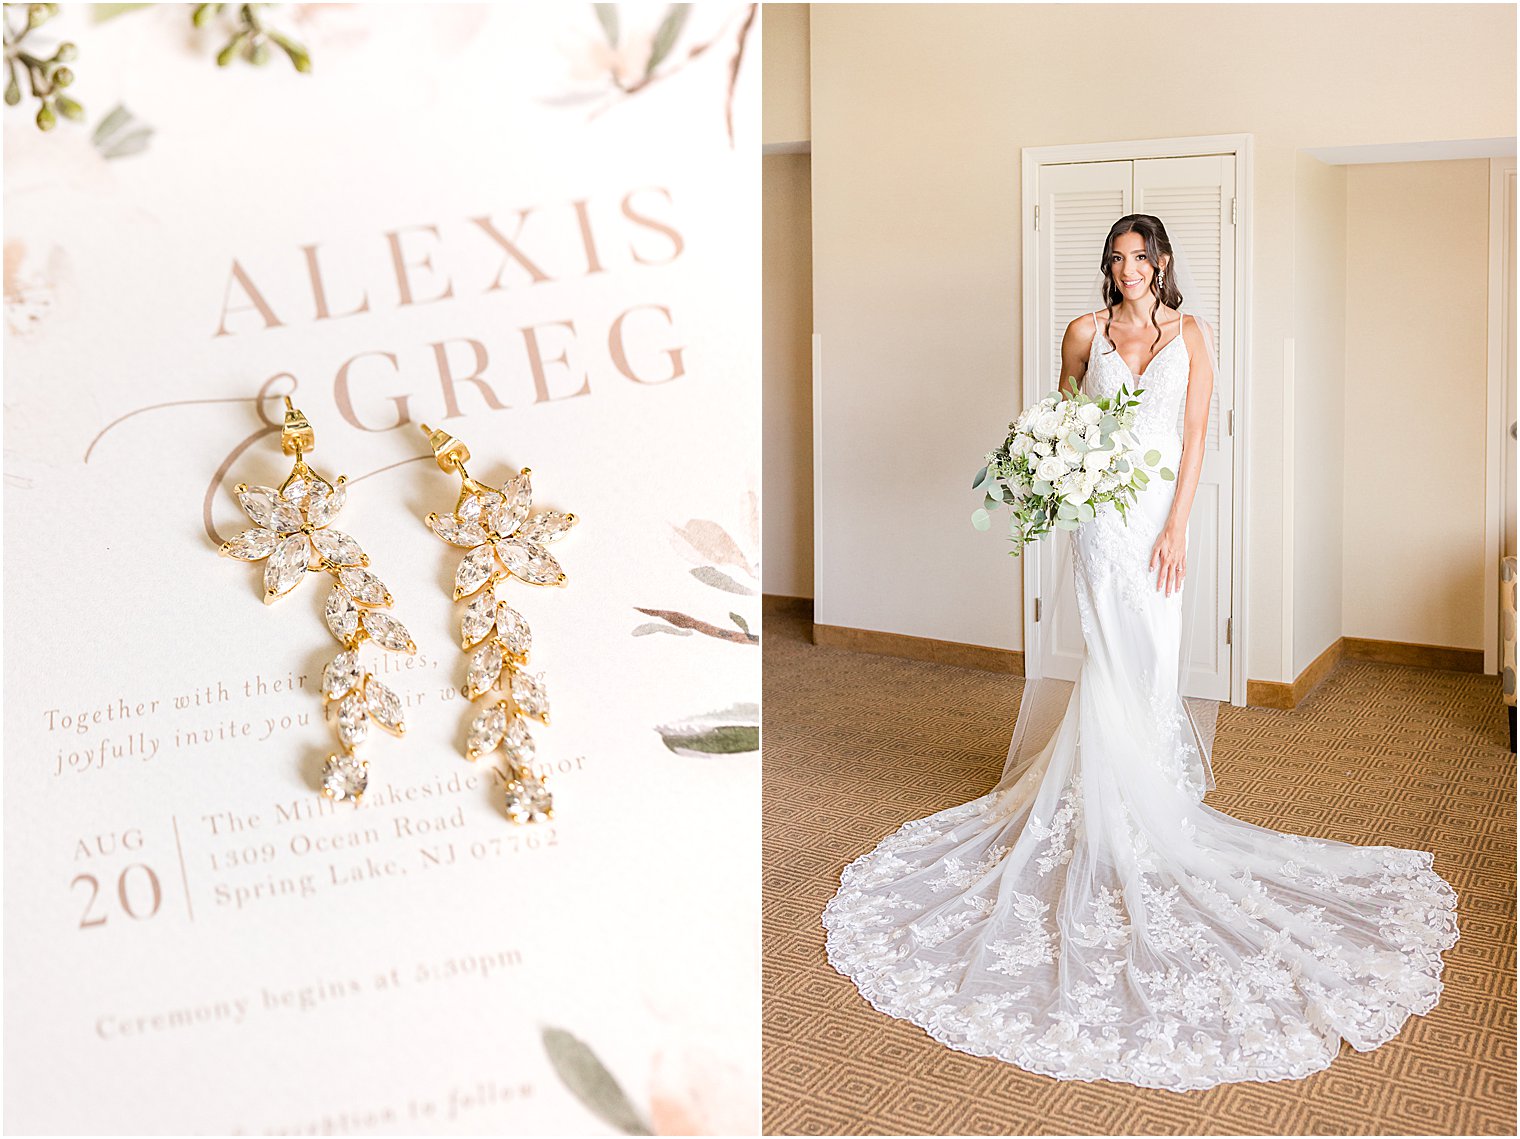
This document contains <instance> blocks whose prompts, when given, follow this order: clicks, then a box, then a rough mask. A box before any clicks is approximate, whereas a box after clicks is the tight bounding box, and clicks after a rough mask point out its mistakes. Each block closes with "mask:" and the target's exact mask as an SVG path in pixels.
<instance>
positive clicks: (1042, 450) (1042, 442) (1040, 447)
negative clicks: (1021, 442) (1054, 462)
mask: <svg viewBox="0 0 1520 1139" xmlns="http://www.w3.org/2000/svg"><path fill="white" fill-rule="evenodd" d="M1031 450H1033V451H1034V453H1035V454H1036V455H1039V456H1040V457H1041V458H1044V457H1045V456H1046V455H1048V454H1050V452H1051V450H1052V448H1051V445H1050V440H1048V439H1036V440H1035V444H1034V446H1033V447H1032V448H1031Z"/></svg>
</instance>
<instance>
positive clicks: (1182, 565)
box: [1150, 526, 1187, 597]
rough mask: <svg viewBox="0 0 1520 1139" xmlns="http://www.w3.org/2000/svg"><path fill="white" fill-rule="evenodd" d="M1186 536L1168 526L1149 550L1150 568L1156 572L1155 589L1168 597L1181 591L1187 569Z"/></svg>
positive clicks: (1182, 532)
mask: <svg viewBox="0 0 1520 1139" xmlns="http://www.w3.org/2000/svg"><path fill="white" fill-rule="evenodd" d="M1186 539H1187V535H1186V533H1185V532H1184V531H1180V530H1173V529H1172V528H1171V527H1170V526H1168V527H1166V528H1165V529H1164V530H1162V531H1161V536H1160V537H1159V538H1157V539H1156V545H1155V547H1154V548H1153V549H1152V550H1151V565H1150V568H1151V569H1153V570H1155V571H1156V589H1157V590H1158V591H1159V590H1163V589H1164V590H1166V595H1167V596H1168V597H1170V596H1171V595H1172V594H1173V593H1178V592H1180V591H1181V589H1182V575H1183V571H1184V570H1186V569H1187V542H1186Z"/></svg>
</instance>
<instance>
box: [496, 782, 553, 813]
mask: <svg viewBox="0 0 1520 1139" xmlns="http://www.w3.org/2000/svg"><path fill="white" fill-rule="evenodd" d="M506 810H507V818H509V819H511V820H512V821H513V822H514V823H541V822H546V821H548V820H549V819H550V818H552V817H553V813H554V796H553V795H551V794H550V793H549V788H547V787H546V786H544V784H543V781H542V780H540V779H539V777H538V776H536V775H534V774H533V773H532V772H531V771H524V772H522V773H521V774H520V775H519V776H518V777H517V778H515V779H510V780H508V781H507V786H506Z"/></svg>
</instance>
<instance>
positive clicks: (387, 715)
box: [220, 396, 417, 804]
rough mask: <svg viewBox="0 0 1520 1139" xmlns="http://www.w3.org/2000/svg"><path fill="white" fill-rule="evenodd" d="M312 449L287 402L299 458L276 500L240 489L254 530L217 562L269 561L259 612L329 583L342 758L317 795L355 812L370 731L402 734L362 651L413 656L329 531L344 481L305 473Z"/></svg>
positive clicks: (378, 593) (332, 678)
mask: <svg viewBox="0 0 1520 1139" xmlns="http://www.w3.org/2000/svg"><path fill="white" fill-rule="evenodd" d="M315 447H316V435H315V433H314V432H313V431H312V429H311V424H310V423H308V422H307V421H306V416H305V415H303V414H302V413H301V412H300V411H299V410H297V409H296V408H295V407H293V406H292V405H291V402H290V397H289V396H287V397H286V398H285V423H284V427H283V429H282V430H281V432H280V449H281V450H282V451H284V452H285V454H287V455H294V456H295V460H296V461H295V466H294V467H293V468H291V472H290V475H289V477H288V478H286V480H285V481H284V482H282V483H281V484H280V486H279V489H278V490H276V489H274V488H273V487H267V486H248V485H247V484H246V483H239V484H238V485H237V487H236V488H235V490H236V493H237V499H238V504H239V505H240V506H242V508H243V510H244V512H246V513H247V515H248V517H249V518H250V519H252V520H253V523H254V526H253V529H251V530H244V531H243V532H242V533H241V534H239V535H238V536H237V537H236V538H233V539H232V540H231V541H230V542H223V543H222V546H221V550H220V552H221V553H223V554H225V555H227V556H228V557H232V558H237V559H239V560H240V561H245V562H257V561H265V559H266V558H267V559H268V560H267V561H265V565H264V602H265V604H268V603H270V602H272V601H274V600H275V598H277V597H283V596H285V594H287V593H289V592H290V591H291V590H292V589H294V588H295V587H296V586H297V585H298V584H299V583H300V582H301V581H302V580H304V579H305V577H306V574H307V572H308V571H312V572H322V573H327V574H331V575H332V578H333V587H332V592H331V593H329V594H328V595H327V605H326V610H325V613H326V617H327V627H328V628H329V629H330V630H332V635H333V636H334V637H336V638H337V639H338V643H339V644H341V645H342V646H343V648H342V651H341V652H339V653H338V655H337V656H336V657H334V658H333V660H332V663H331V664H329V665H328V666H327V667H326V669H324V670H323V672H322V703H323V707H324V710H325V711H326V714H327V716H328V718H329V719H333V718H336V720H337V725H336V729H337V734H338V743H339V746H340V747H341V748H342V750H341V751H337V752H333V753H332V754H330V755H329V756H328V757H327V761H326V763H324V764H323V766H322V794H324V795H326V796H327V797H328V798H329V799H338V800H342V799H351V800H353V802H354V803H356V804H357V803H358V802H359V800H360V799H361V798H362V797H363V795H364V791H365V788H366V787H367V786H368V785H369V764H368V762H367V761H365V760H361V759H360V758H359V757H358V756H357V755H356V754H355V753H354V749H355V748H356V747H358V745H359V744H361V743H363V742H364V740H365V738H366V737H367V736H368V735H369V726H370V724H371V723H373V724H375V725H376V726H378V727H380V728H381V729H383V730H384V731H387V732H389V733H390V734H392V735H395V736H399V735H401V734H402V733H404V732H405V731H406V723H405V720H404V718H403V716H402V712H401V698H400V697H399V696H397V695H396V694H395V693H394V692H392V691H391V690H390V689H389V688H387V687H386V686H385V685H383V684H381V683H380V682H379V681H378V680H376V679H375V678H374V676H372V675H371V674H370V673H367V672H365V671H364V670H363V669H362V668H361V667H360V665H359V647H360V645H362V644H363V643H364V642H365V641H373V642H374V643H375V644H377V645H379V646H380V647H381V648H386V649H390V650H391V651H392V652H401V653H415V652H416V651H417V646H416V645H415V644H413V643H412V638H411V636H410V634H408V633H407V631H406V627H405V626H403V625H402V624H401V622H400V621H397V620H396V619H395V618H394V617H392V616H391V615H390V614H389V613H384V612H381V610H383V609H386V608H388V607H389V606H390V604H391V595H390V591H389V590H387V589H386V588H385V583H384V582H382V581H381V580H380V579H379V578H378V577H376V576H375V575H374V574H372V573H371V572H370V571H369V569H368V566H369V558H368V557H366V556H365V554H364V551H363V550H361V549H360V548H359V543H357V542H355V541H354V540H353V539H352V538H350V537H349V536H348V535H347V534H344V533H342V532H341V531H339V530H332V529H329V528H328V527H329V524H330V523H331V522H332V520H333V519H334V518H336V517H337V515H338V511H339V510H341V509H342V507H343V503H344V502H345V501H346V499H347V498H348V487H347V485H346V481H347V480H346V479H345V478H344V477H343V476H342V475H339V476H338V478H337V479H336V480H334V481H332V482H329V481H328V480H327V479H325V478H323V477H322V476H321V475H319V474H318V473H317V472H316V471H314V470H312V468H311V467H310V466H308V465H307V462H306V454H307V453H308V452H309V451H312V450H314V449H315Z"/></svg>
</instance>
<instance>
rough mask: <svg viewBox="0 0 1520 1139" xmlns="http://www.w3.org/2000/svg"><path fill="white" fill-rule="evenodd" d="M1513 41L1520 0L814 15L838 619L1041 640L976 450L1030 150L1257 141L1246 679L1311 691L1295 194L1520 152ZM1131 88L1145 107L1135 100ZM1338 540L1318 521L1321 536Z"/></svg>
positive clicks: (1009, 367)
mask: <svg viewBox="0 0 1520 1139" xmlns="http://www.w3.org/2000/svg"><path fill="white" fill-rule="evenodd" d="M1514 41H1515V10H1514V8H1513V6H1509V5H1457V4H1445V5H1439V4H1433V5H1398V4H1389V5H1308V6H1280V5H1234V4H1227V5H1225V4H1222V5H1196V6H1195V5H1164V6H1156V5H1148V4H1147V5H1128V4H1126V5H1075V4H1070V5H1068V4H1057V5H1032V4H1016V5H1006V6H1005V5H987V6H980V5H882V6H871V5H819V6H817V7H815V8H814V9H813V10H812V12H811V28H810V52H811V74H812V99H811V123H810V133H811V137H812V143H813V167H812V169H813V211H814V248H813V255H814V304H815V307H814V327H815V330H816V331H817V332H818V333H820V334H821V337H822V373H823V374H822V376H821V377H820V379H819V385H820V389H821V408H820V412H821V418H822V424H823V433H824V440H825V453H824V456H823V460H822V464H821V470H820V471H819V472H818V477H819V479H820V481H821V495H822V501H821V510H822V518H821V520H820V521H821V531H820V532H821V533H822V535H823V541H822V543H821V547H820V549H819V550H818V551H817V564H816V568H815V580H816V588H817V620H818V621H820V622H823V623H825V624H832V625H845V626H855V627H860V628H867V629H880V630H887V631H892V632H899V633H908V634H915V635H919V636H925V637H936V638H942V639H945V640H952V641H963V642H970V643H976V644H984V645H996V646H1003V647H1010V648H1017V647H1020V644H1021V636H1020V625H1019V601H1018V594H1019V575H1018V572H1017V567H1016V565H1015V564H1014V563H1011V562H1010V561H1009V559H1008V558H1007V557H1005V556H1004V555H1003V552H1002V548H1001V547H1000V545H999V543H998V541H997V540H996V539H995V538H993V537H991V536H990V535H988V534H981V533H977V532H975V531H973V530H972V528H971V526H970V524H969V521H968V516H969V513H970V510H971V508H972V506H974V505H975V503H974V502H973V501H972V499H973V498H974V496H973V495H972V493H971V491H970V478H971V475H972V473H973V471H974V470H975V468H976V466H977V461H978V456H979V455H980V454H981V453H982V452H984V451H985V450H987V449H988V448H989V447H991V446H992V445H994V444H995V443H996V442H997V437H998V435H999V428H1000V427H1001V426H1002V424H1004V423H1006V421H1007V420H1008V418H1009V417H1010V416H1011V414H1012V413H1013V412H1014V411H1015V410H1016V407H1017V405H1018V402H1019V400H1018V391H1019V371H1018V362H1019V360H1020V358H1021V351H1022V348H1021V344H1020V337H1021V329H1020V327H1019V314H1020V311H1021V307H1020V306H1021V304H1022V298H1021V296H1020V282H1019V268H1018V267H1019V264H1020V257H1021V252H1022V251H1021V240H1020V233H1021V230H1020V225H1019V218H1020V210H1021V209H1022V208H1023V207H1024V205H1025V204H1026V203H1022V202H1021V201H1020V186H1019V151H1020V147H1022V146H1026V145H1051V144H1056V143H1063V142H1083V141H1103V140H1114V139H1125V138H1155V137H1167V136H1174V135H1202V134H1216V133H1235V132H1247V131H1248V132H1251V133H1253V134H1254V136H1255V144H1256V149H1255V161H1256V166H1255V173H1254V184H1253V185H1250V186H1242V188H1241V189H1242V193H1248V194H1250V195H1252V200H1253V202H1254V208H1255V216H1254V234H1253V236H1254V256H1255V265H1254V270H1253V274H1252V279H1251V287H1252V289H1253V301H1252V307H1251V310H1250V313H1249V318H1250V321H1251V347H1250V354H1249V356H1248V358H1247V360H1246V368H1247V371H1248V373H1249V376H1250V384H1251V392H1250V398H1249V404H1248V406H1247V407H1246V408H1244V409H1243V411H1244V412H1245V416H1246V420H1247V422H1248V423H1249V424H1250V437H1249V442H1250V447H1251V452H1252V459H1251V466H1250V469H1249V470H1248V471H1247V472H1246V473H1245V477H1246V478H1247V479H1248V480H1249V485H1250V494H1251V512H1250V526H1251V543H1252V546H1251V560H1250V594H1249V597H1248V602H1247V604H1248V610H1249V621H1250V624H1251V641H1250V654H1249V659H1248V660H1247V662H1246V666H1247V671H1248V674H1249V675H1250V676H1251V677H1253V678H1258V679H1266V680H1276V679H1287V678H1289V677H1290V676H1291V675H1292V673H1291V670H1292V667H1293V663H1294V661H1293V659H1291V658H1292V657H1297V656H1299V655H1300V654H1299V653H1298V651H1297V649H1296V647H1295V648H1294V649H1293V650H1292V652H1291V654H1289V655H1285V653H1284V651H1283V645H1284V640H1285V638H1284V636H1283V629H1282V604H1283V599H1284V588H1283V586H1284V578H1283V555H1282V551H1281V545H1282V542H1283V540H1284V537H1285V533H1284V502H1283V487H1284V482H1285V477H1284V476H1285V468H1284V465H1283V464H1284V462H1285V458H1286V457H1285V456H1284V454H1283V451H1282V447H1281V443H1282V439H1283V436H1284V431H1283V428H1284V424H1283V421H1282V406H1283V394H1284V393H1283V377H1284V366H1285V360H1284V347H1285V342H1286V341H1287V340H1289V338H1291V337H1293V336H1294V335H1295V334H1296V332H1297V331H1299V330H1298V329H1297V328H1296V323H1297V319H1298V310H1297V307H1296V305H1295V302H1294V299H1293V298H1294V293H1293V287H1294V283H1295V257H1296V254H1297V252H1298V251H1299V243H1298V241H1297V239H1296V235H1295V199H1296V195H1297V193H1298V189H1297V187H1298V182H1299V179H1300V177H1301V175H1303V176H1305V177H1307V176H1308V175H1307V174H1304V173H1303V172H1302V171H1301V170H1300V167H1299V162H1298V156H1297V153H1296V152H1297V151H1298V150H1299V149H1300V148H1305V147H1315V146H1333V145H1354V144H1361V143H1396V142H1409V141H1425V140H1435V139H1452V138H1492V137H1497V136H1512V135H1513V134H1514V133H1515V127H1514V89H1515V70H1514ZM1052 45H1060V46H1059V47H1053V46H1052ZM1119 46H1122V48H1123V50H1124V55H1123V56H1122V57H1119V56H1114V55H1111V54H1108V55H1105V52H1106V50H1107V49H1111V48H1116V47H1119ZM1105 58H1107V59H1111V60H1114V61H1115V62H1113V63H1112V64H1111V65H1109V66H1105V65H1104V64H1103V63H1102V62H1101V61H1102V60H1103V59H1105ZM1158 75H1164V80H1160V82H1161V83H1162V84H1163V85H1164V91H1165V96H1164V97H1160V96H1158V95H1157V94H1156V92H1157V90H1158ZM1129 83H1139V84H1140V90H1141V91H1142V92H1143V94H1136V95H1126V94H1123V93H1122V88H1123V87H1124V86H1125V85H1126V84H1129ZM1316 176H1317V175H1316ZM1319 197H1320V195H1318V194H1315V195H1311V199H1310V200H1318V198H1319ZM1316 212H1317V211H1316ZM1475 216H1479V217H1481V216H1483V211H1479V213H1478V214H1477V215H1475ZM1305 224H1309V223H1308V222H1307V221H1306V223H1305ZM1300 276H1302V274H1300ZM1359 315H1360V314H1359V312H1353V313H1348V323H1349V322H1351V321H1352V320H1354V319H1355V318H1357V317H1358V316H1359ZM1306 335H1308V336H1309V337H1310V339H1311V341H1312V344H1311V348H1310V351H1311V352H1312V356H1311V358H1310V360H1309V361H1305V362H1306V363H1309V362H1315V363H1316V364H1320V363H1323V361H1324V360H1325V359H1327V358H1329V356H1328V355H1327V354H1331V353H1333V348H1328V347H1326V345H1325V338H1326V337H1327V336H1328V335H1329V333H1328V332H1327V331H1326V330H1324V329H1321V330H1319V331H1318V332H1313V333H1312V334H1311V333H1309V332H1308V331H1306ZM1451 335H1453V336H1455V337H1456V338H1458V339H1460V340H1462V342H1463V344H1462V348H1461V353H1462V354H1464V355H1466V354H1468V353H1471V352H1479V351H1481V345H1482V342H1483V329H1482V326H1481V323H1480V324H1479V325H1478V326H1476V327H1468V328H1462V329H1453V330H1451ZM1295 362H1297V361H1295ZM1478 406H1479V407H1480V408H1481V403H1480V404H1479V405H1478ZM1351 462H1352V457H1351V455H1350V454H1349V453H1348V454H1347V456H1346V465H1347V466H1348V467H1349V466H1350V465H1351ZM1295 525H1296V524H1295ZM1306 525H1311V524H1310V523H1306ZM1327 526H1328V522H1327V520H1326V518H1324V517H1318V518H1316V519H1315V520H1314V521H1313V522H1312V527H1313V531H1312V532H1314V533H1321V532H1322V531H1323V530H1324V529H1325V528H1326V527H1327ZM1475 532H1476V531H1475ZM1293 536H1294V537H1295V538H1296V537H1298V534H1297V531H1296V529H1295V533H1294V535H1293ZM1305 570H1306V573H1307V572H1308V567H1307V566H1306V567H1305ZM1347 572H1349V569H1348V571H1347ZM1295 575H1296V570H1295ZM1347 617H1348V619H1349V618H1350V614H1349V613H1348V614H1347ZM1296 626H1297V622H1296V621H1295V622H1294V628H1293V629H1292V630H1291V632H1292V636H1291V637H1289V638H1287V639H1288V640H1289V643H1290V644H1292V645H1296V639H1297V638H1298V634H1299V630H1298V628H1297V627H1296ZM1319 627H1320V620H1319V619H1318V618H1316V619H1315V620H1314V621H1311V622H1308V624H1307V627H1306V628H1305V630H1304V636H1306V637H1308V636H1310V634H1311V633H1313V634H1314V635H1315V636H1317V635H1318V629H1319ZM1311 639H1312V638H1311Z"/></svg>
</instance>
